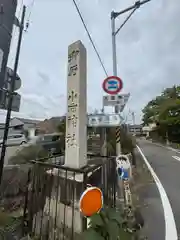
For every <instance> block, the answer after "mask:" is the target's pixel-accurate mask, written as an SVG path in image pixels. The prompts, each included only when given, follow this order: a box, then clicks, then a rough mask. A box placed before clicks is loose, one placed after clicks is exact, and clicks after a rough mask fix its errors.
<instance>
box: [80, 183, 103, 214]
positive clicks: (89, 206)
mask: <svg viewBox="0 0 180 240" xmlns="http://www.w3.org/2000/svg"><path fill="white" fill-rule="evenodd" d="M102 207H103V194H102V192H101V190H100V189H99V188H97V187H90V188H88V189H86V190H85V192H84V193H83V194H82V196H81V198H80V211H81V212H82V214H83V215H84V216H86V217H90V216H92V215H93V214H95V213H98V212H99V211H100V210H101V208H102Z"/></svg>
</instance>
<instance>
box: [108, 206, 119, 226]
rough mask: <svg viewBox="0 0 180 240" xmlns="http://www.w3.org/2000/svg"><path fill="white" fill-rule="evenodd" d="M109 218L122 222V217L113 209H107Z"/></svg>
mask: <svg viewBox="0 0 180 240" xmlns="http://www.w3.org/2000/svg"><path fill="white" fill-rule="evenodd" d="M108 217H109V220H115V221H116V222H117V223H118V224H121V223H122V217H121V215H120V213H119V212H117V211H116V210H115V209H108Z"/></svg>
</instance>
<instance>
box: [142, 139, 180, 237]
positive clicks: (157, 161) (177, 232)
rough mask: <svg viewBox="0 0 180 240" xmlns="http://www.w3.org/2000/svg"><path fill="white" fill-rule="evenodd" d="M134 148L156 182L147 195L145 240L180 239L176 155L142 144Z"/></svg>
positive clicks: (179, 160)
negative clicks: (147, 237)
mask: <svg viewBox="0 0 180 240" xmlns="http://www.w3.org/2000/svg"><path fill="white" fill-rule="evenodd" d="M138 146H139V151H140V153H141V155H142V156H143V158H144V160H145V161H147V164H148V163H149V164H150V166H149V168H150V171H151V173H152V175H153V178H154V180H155V182H156V189H155V188H153V189H149V191H148V199H149V202H150V207H149V209H147V210H146V214H148V215H149V220H148V221H149V225H150V226H151V227H150V229H149V235H150V236H151V238H149V239H152V240H153V239H159V240H177V239H180V238H178V236H180V151H177V150H173V149H171V148H167V147H164V146H161V145H159V144H155V143H151V142H149V141H146V140H139V141H138Z"/></svg>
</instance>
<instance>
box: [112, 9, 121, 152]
mask: <svg viewBox="0 0 180 240" xmlns="http://www.w3.org/2000/svg"><path fill="white" fill-rule="evenodd" d="M111 29H112V60H113V75H114V76H117V56H116V31H115V13H114V12H113V11H112V12H111ZM115 113H119V109H118V106H115ZM120 153H121V145H120V143H119V142H116V154H117V156H118V155H119V154H120Z"/></svg>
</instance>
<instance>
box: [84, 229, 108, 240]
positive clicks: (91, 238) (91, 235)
mask: <svg viewBox="0 0 180 240" xmlns="http://www.w3.org/2000/svg"><path fill="white" fill-rule="evenodd" d="M82 239H83V240H104V238H103V237H102V236H101V235H100V234H99V233H98V232H96V231H95V230H94V229H92V228H89V229H88V230H87V231H85V232H84V233H83V238H82Z"/></svg>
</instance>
